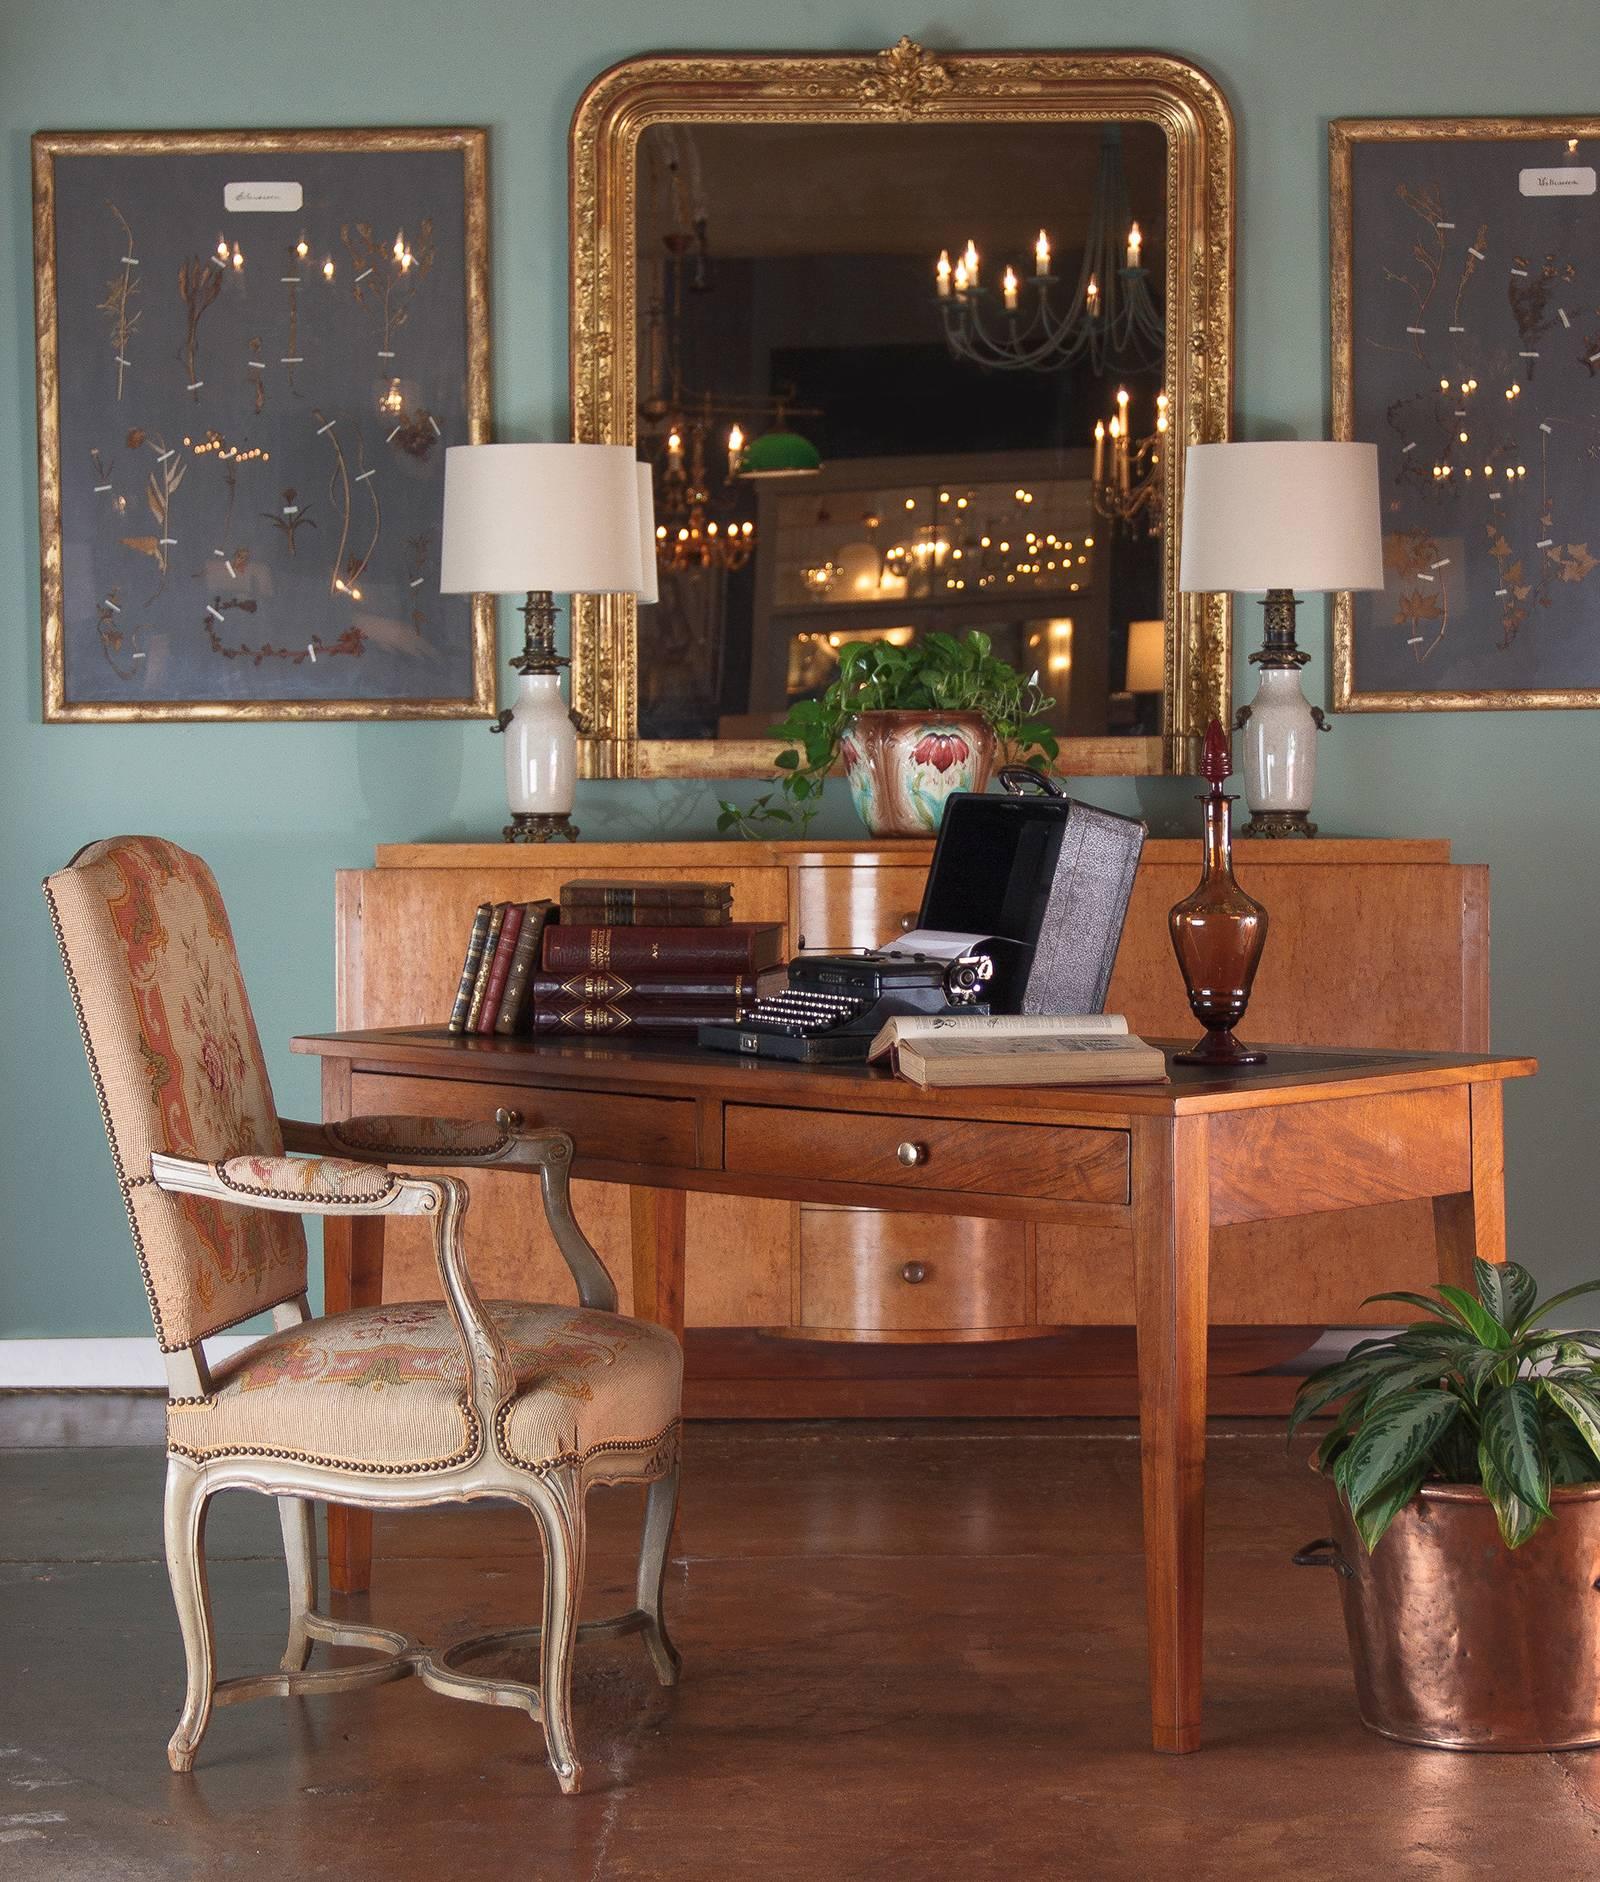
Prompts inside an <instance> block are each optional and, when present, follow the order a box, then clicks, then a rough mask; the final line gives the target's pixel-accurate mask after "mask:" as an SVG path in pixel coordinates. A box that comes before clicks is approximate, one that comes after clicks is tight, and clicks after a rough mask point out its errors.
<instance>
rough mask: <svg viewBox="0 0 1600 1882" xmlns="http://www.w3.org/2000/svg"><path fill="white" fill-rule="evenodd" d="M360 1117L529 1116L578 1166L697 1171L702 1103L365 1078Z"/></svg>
mask: <svg viewBox="0 0 1600 1882" xmlns="http://www.w3.org/2000/svg"><path fill="white" fill-rule="evenodd" d="M351 1097H352V1106H351V1108H352V1110H354V1111H355V1112H356V1113H357V1114H358V1115H359V1114H360V1113H362V1112H368V1113H372V1114H375V1115H379V1114H382V1113H383V1112H386V1111H387V1112H398V1113H401V1114H404V1115H406V1116H410V1117H462V1118H474V1119H477V1120H480V1121H481V1122H483V1123H486V1124H488V1123H493V1121H494V1114H495V1111H496V1109H497V1108H500V1107H502V1106H503V1107H504V1108H505V1109H506V1110H508V1111H518V1112H520V1113H521V1114H522V1121H523V1124H524V1125H525V1126H526V1127H527V1128H529V1129H537V1128H538V1127H539V1126H540V1125H541V1124H545V1125H553V1126H554V1127H555V1128H556V1129H557V1130H564V1131H565V1132H566V1133H567V1134H568V1136H569V1137H571V1139H572V1141H573V1143H574V1144H575V1145H576V1146H577V1161H578V1163H579V1165H580V1166H581V1165H582V1164H583V1163H584V1162H585V1161H588V1162H590V1163H597V1162H606V1163H644V1164H657V1165H661V1164H665V1165H667V1166H668V1167H671V1168H688V1169H692V1168H693V1167H694V1162H695V1132H694V1102H693V1100H692V1099H689V1098H631V1097H623V1096H614V1095H613V1094H611V1093H609V1092H603V1091H551V1090H543V1091H528V1090H525V1089H522V1088H520V1087H518V1086H516V1085H491V1084H488V1083H485V1084H481V1085H478V1084H472V1083H470V1082H468V1081H467V1080H465V1079H462V1080H457V1079H453V1078H387V1077H382V1076H379V1075H377V1074H373V1073H359V1072H358V1073H357V1074H356V1076H355V1077H354V1078H353V1079H352V1080H351Z"/></svg>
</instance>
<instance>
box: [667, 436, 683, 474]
mask: <svg viewBox="0 0 1600 1882" xmlns="http://www.w3.org/2000/svg"><path fill="white" fill-rule="evenodd" d="M667 462H668V464H670V465H671V466H672V468H673V469H674V470H682V469H683V438H682V436H681V434H680V433H678V432H676V431H669V432H668V433H667Z"/></svg>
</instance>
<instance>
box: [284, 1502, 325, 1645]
mask: <svg viewBox="0 0 1600 1882" xmlns="http://www.w3.org/2000/svg"><path fill="white" fill-rule="evenodd" d="M316 1507H317V1506H316V1505H315V1504H314V1503H313V1502H312V1501H311V1500H310V1499H309V1498H308V1497H301V1496H280V1497H279V1498H278V1521H279V1522H280V1523H281V1524H282V1525H283V1558H284V1561H285V1562H286V1563H287V1564H288V1569H289V1644H288V1645H287V1646H286V1647H285V1648H284V1650H283V1659H282V1661H281V1662H280V1664H281V1665H282V1667H283V1670H284V1672H286V1673H301V1672H304V1671H305V1667H306V1662H307V1661H308V1660H309V1659H310V1658H311V1646H312V1640H311V1633H310V1630H309V1629H308V1627H307V1626H306V1616H307V1615H308V1614H310V1613H312V1612H314V1610H315V1608H316V1605H317V1525H316Z"/></svg>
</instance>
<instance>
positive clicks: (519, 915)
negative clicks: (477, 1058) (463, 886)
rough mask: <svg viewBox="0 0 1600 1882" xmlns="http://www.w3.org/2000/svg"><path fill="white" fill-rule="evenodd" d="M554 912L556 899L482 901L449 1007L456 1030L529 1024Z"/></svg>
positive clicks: (511, 1029) (506, 1029)
mask: <svg viewBox="0 0 1600 1882" xmlns="http://www.w3.org/2000/svg"><path fill="white" fill-rule="evenodd" d="M555 915H556V905H555V903H554V902H480V903H479V904H478V912H477V914H476V915H475V916H474V917H473V920H472V934H471V936H470V937H469V939H468V941H467V957H466V959H465V960H464V961H463V962H462V964H461V979H460V982H459V984H458V985H457V987H456V997H455V1003H454V1005H453V1006H452V1007H451V1009H450V1030H451V1032H460V1033H467V1032H471V1033H515V1032H523V1031H525V1030H526V1026H527V1019H528V1014H529V1012H530V1011H531V1001H532V998H533V983H534V979H535V976H536V974H537V972H538V968H539V963H540V960H541V958H542V950H543V941H544V931H545V929H546V927H548V926H549V924H550V923H551V922H552V921H553V920H554V919H555Z"/></svg>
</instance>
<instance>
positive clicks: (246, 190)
mask: <svg viewBox="0 0 1600 1882" xmlns="http://www.w3.org/2000/svg"><path fill="white" fill-rule="evenodd" d="M1590 174H1591V176H1592V175H1593V172H1592V171H1591V172H1590ZM1591 187H1592V185H1591ZM222 206H223V208H224V209H226V210H227V212H228V213H229V215H234V216H242V215H256V214H262V213H277V214H282V213H285V212H287V213H290V214H293V213H294V212H295V211H297V210H299V209H302V208H303V207H304V206H305V191H304V190H303V189H302V188H301V187H300V185H299V184H298V183H224V184H223V186H222Z"/></svg>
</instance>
